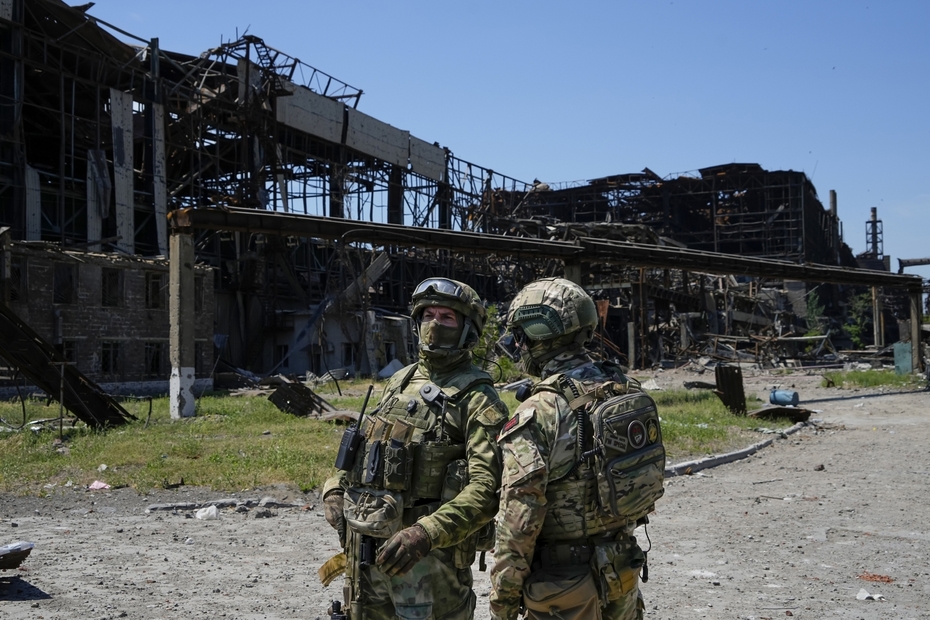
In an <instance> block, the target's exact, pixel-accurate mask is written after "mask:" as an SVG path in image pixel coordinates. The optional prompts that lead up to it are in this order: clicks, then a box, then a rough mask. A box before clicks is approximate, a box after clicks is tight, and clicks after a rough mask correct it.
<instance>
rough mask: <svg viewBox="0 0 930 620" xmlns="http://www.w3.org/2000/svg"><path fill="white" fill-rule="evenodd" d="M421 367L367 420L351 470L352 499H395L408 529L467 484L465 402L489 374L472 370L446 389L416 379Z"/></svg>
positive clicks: (396, 382) (399, 379)
mask: <svg viewBox="0 0 930 620" xmlns="http://www.w3.org/2000/svg"><path fill="white" fill-rule="evenodd" d="M416 370H417V365H416V364H413V365H411V366H408V367H407V368H404V369H403V370H401V371H400V372H399V373H397V374H396V375H395V377H394V378H392V379H391V381H390V382H389V383H388V386H387V388H386V389H385V393H384V396H383V397H382V399H381V404H380V405H379V407H378V408H377V409H376V410H375V411H373V412H372V413H371V415H369V416H367V417H366V418H365V421H364V423H363V425H362V428H361V431H362V434H363V436H364V440H363V441H364V443H363V444H362V445H361V446H359V450H358V451H357V453H356V455H355V459H354V462H353V463H352V465H351V468H350V469H349V470H348V471H347V472H346V483H347V486H348V487H349V488H348V493H347V497H348V496H349V495H355V496H364V495H370V496H373V497H385V492H386V493H387V494H388V495H389V496H390V497H391V498H392V502H393V503H394V505H395V510H396V512H397V513H398V516H400V517H402V522H403V525H404V526H408V525H411V524H413V523H415V522H416V520H417V519H419V518H420V517H422V516H424V515H427V514H430V513H432V512H434V511H435V510H436V509H437V508H438V507H439V506H440V505H442V503H444V502H447V501H449V500H451V499H452V498H454V497H455V496H456V495H457V494H458V493H459V492H460V491H461V490H462V489H463V488H464V487H465V485H466V484H467V478H468V470H467V463H466V461H465V448H466V440H465V436H464V430H465V429H464V424H465V419H466V414H467V412H465V411H462V410H461V406H462V403H461V401H462V400H463V398H464V397H465V396H466V395H467V394H468V393H470V392H471V391H472V390H473V389H474V388H475V387H477V386H478V385H481V384H492V381H491V377H490V375H488V374H487V373H484V372H481V371H478V370H476V369H472V370H469V371H465V372H463V373H460V374H458V375H456V376H455V377H453V378H452V379H451V381H450V382H449V383H447V384H446V385H444V386H442V388H440V387H439V386H437V385H436V384H434V383H432V382H430V381H429V380H428V379H426V378H421V377H415V375H416Z"/></svg>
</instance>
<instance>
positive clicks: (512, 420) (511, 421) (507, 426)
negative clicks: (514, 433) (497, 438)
mask: <svg viewBox="0 0 930 620" xmlns="http://www.w3.org/2000/svg"><path fill="white" fill-rule="evenodd" d="M519 421H520V416H519V415H515V416H513V417H512V418H510V419H509V420H507V423H506V424H504V427H503V428H501V435H503V434H504V433H506V432H507V431H509V430H510V429H512V428H513V427H514V426H516V425H517V422H519Z"/></svg>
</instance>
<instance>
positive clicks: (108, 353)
mask: <svg viewBox="0 0 930 620" xmlns="http://www.w3.org/2000/svg"><path fill="white" fill-rule="evenodd" d="M119 345H120V343H119V342H117V341H114V340H105V341H104V342H102V343H100V372H102V373H104V374H107V375H116V374H119V373H120V370H121V368H120V346H119Z"/></svg>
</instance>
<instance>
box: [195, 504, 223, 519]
mask: <svg viewBox="0 0 930 620" xmlns="http://www.w3.org/2000/svg"><path fill="white" fill-rule="evenodd" d="M194 516H195V517H197V518H198V519H202V520H204V521H212V520H214V519H219V518H220V517H219V513H218V512H217V510H216V506H213V505H211V506H207V507H206V508H201V509H200V510H198V511H197V512H196V513H195V514H194Z"/></svg>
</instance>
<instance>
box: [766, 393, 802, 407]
mask: <svg viewBox="0 0 930 620" xmlns="http://www.w3.org/2000/svg"><path fill="white" fill-rule="evenodd" d="M769 402H770V403H772V404H773V405H792V406H796V405H797V404H798V393H797V392H795V391H794V390H772V393H771V394H769Z"/></svg>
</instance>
